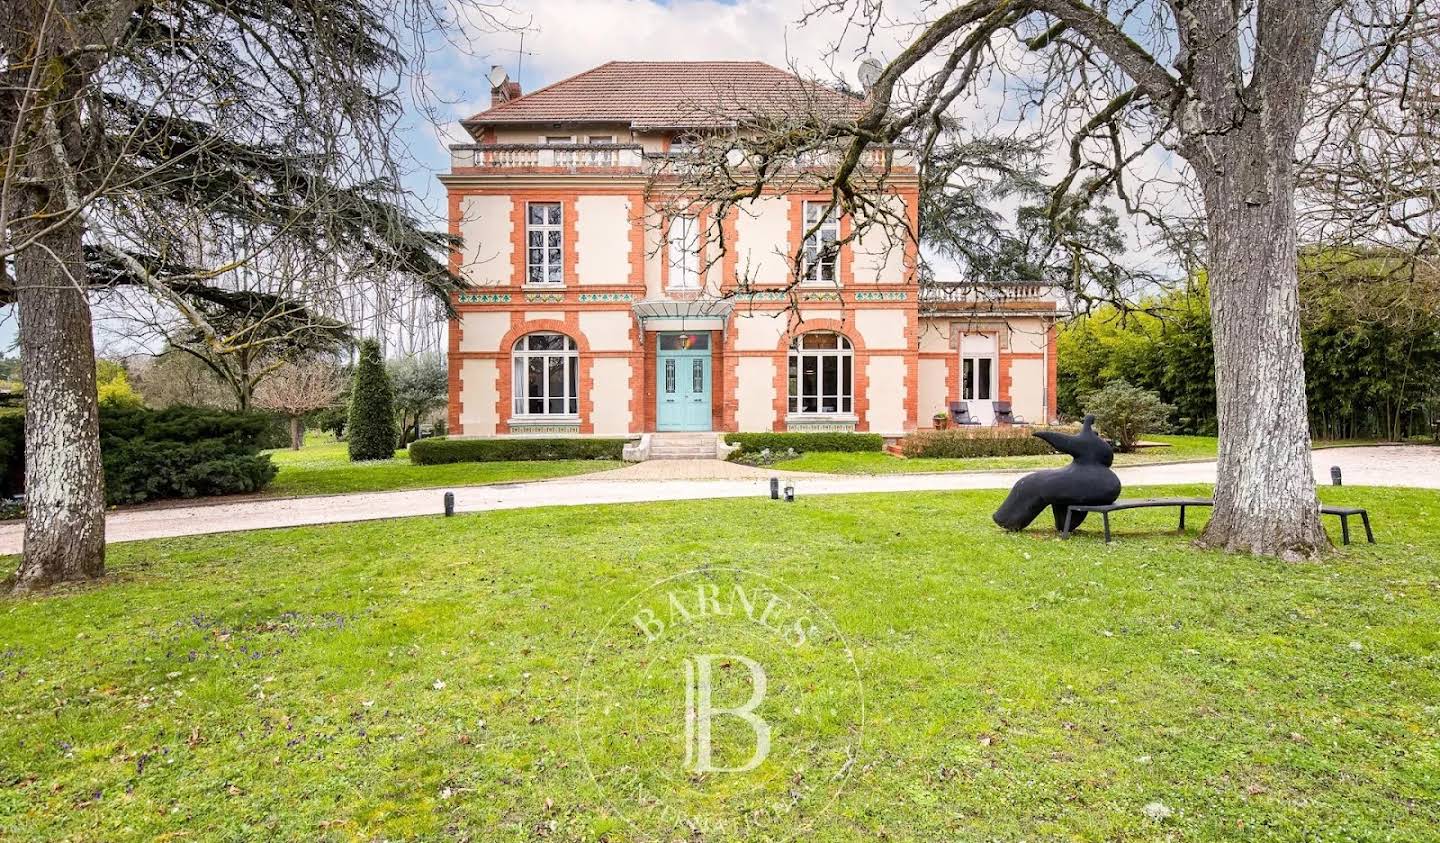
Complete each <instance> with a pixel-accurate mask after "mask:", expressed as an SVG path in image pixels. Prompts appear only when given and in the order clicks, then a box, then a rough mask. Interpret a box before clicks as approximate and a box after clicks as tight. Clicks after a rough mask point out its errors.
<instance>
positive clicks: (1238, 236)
mask: <svg viewBox="0 0 1440 843" xmlns="http://www.w3.org/2000/svg"><path fill="white" fill-rule="evenodd" d="M1257 122H1258V121H1257ZM1266 134H1267V133H1266V132H1262V131H1261V130H1259V129H1258V128H1257V127H1256V126H1255V125H1254V123H1252V124H1251V125H1250V126H1249V127H1247V129H1245V130H1240V131H1237V132H1236V135H1235V136H1233V137H1231V138H1230V139H1229V142H1230V143H1234V144H1236V145H1237V148H1236V149H1234V150H1233V151H1232V153H1231V154H1230V155H1226V156H1223V159H1222V160H1226V161H1230V162H1236V163H1235V166H1233V167H1231V168H1229V169H1226V170H1222V171H1218V172H1211V173H1209V174H1202V175H1201V179H1202V186H1203V187H1204V192H1205V204H1206V217H1207V227H1208V234H1209V248H1210V262H1209V271H1210V311H1211V318H1212V322H1213V327H1214V332H1215V388H1216V406H1217V409H1218V410H1219V424H1220V453H1219V472H1218V478H1217V482H1216V486H1215V509H1214V513H1213V515H1212V516H1211V519H1210V523H1209V525H1208V526H1207V527H1206V528H1205V532H1204V533H1203V534H1202V535H1201V536H1200V542H1201V543H1202V544H1204V545H1208V546H1212V547H1222V548H1225V549H1227V550H1235V551H1248V552H1251V553H1258V554H1264V555H1267V556H1279V557H1282V558H1285V559H1300V558H1309V557H1313V556H1315V555H1316V554H1318V553H1319V552H1320V551H1321V550H1322V549H1324V548H1326V547H1328V546H1329V539H1328V538H1326V536H1325V532H1324V530H1322V529H1321V526H1320V514H1319V505H1318V503H1317V501H1316V497H1315V478H1314V474H1313V468H1312V466H1311V459H1310V425H1309V418H1308V416H1307V413H1306V404H1305V360H1304V354H1303V352H1302V349H1301V346H1300V291H1299V276H1298V273H1297V266H1296V259H1297V257H1296V253H1297V244H1296V233H1295V203H1294V195H1295V180H1294V172H1293V171H1294V167H1293V164H1292V163H1291V157H1292V150H1293V141H1292V142H1291V143H1290V145H1289V146H1288V147H1286V146H1285V145H1284V143H1283V141H1281V142H1279V143H1275V142H1274V140H1273V139H1271V138H1267V137H1266V136H1265V135H1266ZM1277 145H1278V146H1281V147H1282V148H1281V149H1275V148H1274V147H1275V146H1277ZM1267 146H1268V147H1270V148H1269V149H1266V147H1267Z"/></svg>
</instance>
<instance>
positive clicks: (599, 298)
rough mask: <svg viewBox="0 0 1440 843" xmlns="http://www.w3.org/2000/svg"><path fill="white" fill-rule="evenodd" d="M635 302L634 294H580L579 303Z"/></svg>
mask: <svg viewBox="0 0 1440 843" xmlns="http://www.w3.org/2000/svg"><path fill="white" fill-rule="evenodd" d="M634 300H635V294H634V293H581V294H580V301H581V302H582V303H583V302H630V301H634Z"/></svg>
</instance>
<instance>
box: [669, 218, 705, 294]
mask: <svg viewBox="0 0 1440 843" xmlns="http://www.w3.org/2000/svg"><path fill="white" fill-rule="evenodd" d="M667 260H668V262H669V264H670V288H671V289H679V290H693V289H696V288H697V287H699V286H700V226H699V221H698V220H696V219H695V217H691V216H677V217H673V218H671V220H670V243H669V255H668V256H667Z"/></svg>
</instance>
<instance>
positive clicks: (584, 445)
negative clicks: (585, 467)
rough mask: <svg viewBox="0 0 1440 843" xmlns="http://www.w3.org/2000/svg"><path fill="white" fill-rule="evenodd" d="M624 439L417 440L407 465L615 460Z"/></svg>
mask: <svg viewBox="0 0 1440 843" xmlns="http://www.w3.org/2000/svg"><path fill="white" fill-rule="evenodd" d="M629 441H630V440H628V439H442V438H440V437H438V436H437V437H431V438H429V439H419V440H417V441H415V442H413V443H411V445H410V462H412V463H414V464H415V465H441V464H443V463H452V462H511V461H515V460H618V459H620V456H621V454H622V452H623V451H624V449H625V443H627V442H629Z"/></svg>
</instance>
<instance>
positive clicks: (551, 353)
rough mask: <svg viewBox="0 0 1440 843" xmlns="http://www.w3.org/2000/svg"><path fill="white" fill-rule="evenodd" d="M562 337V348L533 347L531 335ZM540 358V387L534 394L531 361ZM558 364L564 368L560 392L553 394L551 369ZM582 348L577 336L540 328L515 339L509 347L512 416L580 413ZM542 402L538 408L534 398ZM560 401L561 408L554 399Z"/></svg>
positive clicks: (537, 416)
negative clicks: (513, 343)
mask: <svg viewBox="0 0 1440 843" xmlns="http://www.w3.org/2000/svg"><path fill="white" fill-rule="evenodd" d="M537 336H543V337H560V338H561V339H563V340H564V343H562V348H559V349H553V348H551V349H531V348H530V338H531V337H537ZM532 360H540V361H541V363H540V372H541V376H540V384H539V386H540V390H539V393H540V394H538V395H536V394H534V390H532V388H531V387H532V384H531V383H530V376H529V375H530V362H531V361H532ZM552 365H558V366H559V367H560V371H561V382H560V394H559V395H554V394H551V383H550V370H551V366H552ZM579 392H580V350H579V349H578V348H577V347H576V345H575V340H573V339H571V338H570V337H568V336H566V335H564V334H557V333H553V332H550V331H537V332H535V333H533V334H526V335H525V336H523V337H521V338H520V339H518V340H516V341H515V345H513V346H511V348H510V414H511V418H532V419H533V418H551V419H555V418H563V419H576V418H579V417H580V395H579ZM534 400H538V401H540V402H541V405H540V406H541V409H540V410H539V411H536V410H532V409H531V406H530V405H531V401H534ZM556 401H559V402H560V404H559V411H558V412H557V411H556V410H555V406H556V405H555V404H554V403H553V402H556Z"/></svg>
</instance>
